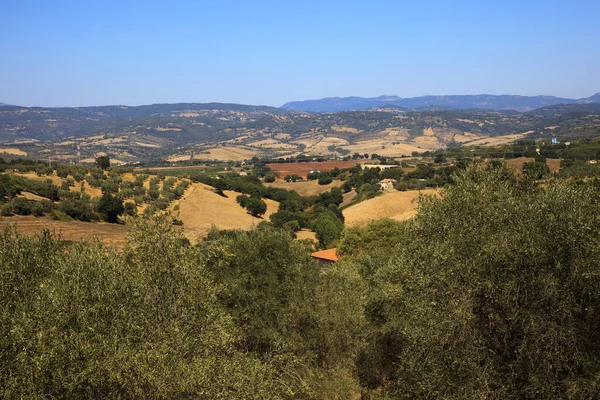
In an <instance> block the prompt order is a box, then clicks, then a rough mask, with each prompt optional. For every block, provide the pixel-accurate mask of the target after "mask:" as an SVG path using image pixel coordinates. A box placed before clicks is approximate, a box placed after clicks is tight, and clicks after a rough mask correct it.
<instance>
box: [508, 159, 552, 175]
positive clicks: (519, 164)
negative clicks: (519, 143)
mask: <svg viewBox="0 0 600 400" xmlns="http://www.w3.org/2000/svg"><path fill="white" fill-rule="evenodd" d="M534 161H535V158H533V157H519V158H511V159H508V160H506V164H508V166H509V167H511V168H513V169H514V170H515V171H517V172H521V171H522V170H523V165H524V164H525V163H528V162H534ZM546 165H548V168H549V169H550V172H551V173H554V172H557V171H558V170H559V169H560V160H559V159H554V158H547V159H546Z"/></svg>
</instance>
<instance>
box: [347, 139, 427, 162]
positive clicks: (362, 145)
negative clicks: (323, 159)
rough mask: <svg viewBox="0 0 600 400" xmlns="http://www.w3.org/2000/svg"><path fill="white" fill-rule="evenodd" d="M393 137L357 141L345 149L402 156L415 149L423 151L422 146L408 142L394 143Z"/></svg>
mask: <svg viewBox="0 0 600 400" xmlns="http://www.w3.org/2000/svg"><path fill="white" fill-rule="evenodd" d="M392 141H395V140H393V138H390V137H388V138H386V139H375V140H365V141H361V142H356V143H354V144H351V145H349V146H344V147H343V148H344V149H345V150H349V151H350V152H352V153H354V152H357V153H361V154H362V153H369V154H372V153H377V154H379V155H381V156H386V157H387V156H390V157H393V156H402V155H410V154H412V152H413V151H417V152H422V151H423V148H422V147H417V146H415V145H411V144H407V143H397V144H392Z"/></svg>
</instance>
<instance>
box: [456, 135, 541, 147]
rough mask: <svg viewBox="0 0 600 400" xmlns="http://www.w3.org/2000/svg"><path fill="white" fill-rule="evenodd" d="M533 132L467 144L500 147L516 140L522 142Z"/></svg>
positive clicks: (479, 140) (484, 139)
mask: <svg viewBox="0 0 600 400" xmlns="http://www.w3.org/2000/svg"><path fill="white" fill-rule="evenodd" d="M532 132H533V131H528V132H523V133H514V134H511V135H504V136H496V137H493V138H483V139H478V140H474V141H472V142H469V143H466V145H468V146H499V145H501V144H508V143H512V142H514V141H516V140H520V139H523V138H525V137H526V136H527V135H529V134H530V133H532Z"/></svg>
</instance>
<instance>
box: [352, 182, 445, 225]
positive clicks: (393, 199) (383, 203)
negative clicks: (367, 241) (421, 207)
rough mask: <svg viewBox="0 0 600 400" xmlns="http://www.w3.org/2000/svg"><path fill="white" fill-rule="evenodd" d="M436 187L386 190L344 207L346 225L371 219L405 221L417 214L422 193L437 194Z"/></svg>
mask: <svg viewBox="0 0 600 400" xmlns="http://www.w3.org/2000/svg"><path fill="white" fill-rule="evenodd" d="M435 193H437V190H436V189H427V190H410V191H406V192H399V191H393V192H386V193H384V194H382V195H381V196H378V197H375V198H373V199H369V200H366V201H363V202H362V203H358V204H356V205H354V206H351V207H348V208H346V209H344V211H343V214H344V218H345V219H346V227H353V226H362V225H366V224H367V223H369V222H370V221H374V220H377V219H382V218H391V219H395V220H396V221H404V220H406V219H409V218H412V217H413V216H414V215H415V214H416V208H417V201H418V199H419V195H421V194H425V195H426V194H435Z"/></svg>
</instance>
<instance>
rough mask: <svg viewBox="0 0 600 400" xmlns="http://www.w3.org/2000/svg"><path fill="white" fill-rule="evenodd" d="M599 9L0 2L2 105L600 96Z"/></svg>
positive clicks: (216, 0) (566, 4)
mask: <svg viewBox="0 0 600 400" xmlns="http://www.w3.org/2000/svg"><path fill="white" fill-rule="evenodd" d="M599 21H600V1H597V0H596V1H577V0H569V1H566V0H565V1H553V0H546V1H527V0H521V1H511V0H508V1H507V0H504V1H459V0H456V1H401V0H396V1H378V0H370V1H366V0H365V1H350V0H346V1H333V0H332V1H327V0H321V1H293V0H281V1H250V0H248V1H234V0H194V1H192V0H188V1H183V0H181V1H177V0H173V1H144V2H136V1H59V0H55V1H46V0H40V1H29V0H12V1H8V0H0V54H2V57H1V59H0V101H1V102H5V103H11V104H19V105H27V106H31V105H40V106H83V105H104V104H126V105H139V104H151V103H175V102H210V101H217V102H232V103H244V104H266V105H274V106H279V105H281V104H283V103H285V102H287V101H291V100H303V99H314V98H322V97H335V96H352V95H356V96H365V97H372V96H378V95H382V94H388V95H399V96H402V97H413V96H420V95H433V94H441V95H442V94H479V93H490V94H521V95H537V94H544V95H556V96H563V97H576V98H579V97H587V96H590V95H592V94H594V93H596V92H600V28H599V25H598V24H599Z"/></svg>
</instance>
